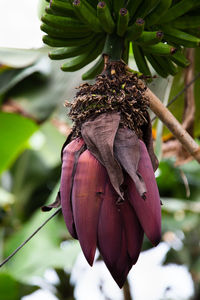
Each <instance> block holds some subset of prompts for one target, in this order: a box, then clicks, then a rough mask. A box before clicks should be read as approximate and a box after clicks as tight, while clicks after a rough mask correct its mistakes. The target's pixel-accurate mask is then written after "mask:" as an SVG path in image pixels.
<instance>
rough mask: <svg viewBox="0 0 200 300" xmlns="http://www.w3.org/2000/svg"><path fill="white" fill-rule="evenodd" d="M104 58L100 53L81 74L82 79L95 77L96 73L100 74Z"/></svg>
mask: <svg viewBox="0 0 200 300" xmlns="http://www.w3.org/2000/svg"><path fill="white" fill-rule="evenodd" d="M103 66H104V60H103V56H102V55H101V56H100V58H99V59H98V60H97V62H96V63H95V64H94V65H93V66H92V67H91V68H90V69H89V70H88V71H87V72H85V73H84V74H83V75H82V79H83V80H89V79H93V78H95V77H96V76H97V75H98V74H100V73H101V72H102V70H103Z"/></svg>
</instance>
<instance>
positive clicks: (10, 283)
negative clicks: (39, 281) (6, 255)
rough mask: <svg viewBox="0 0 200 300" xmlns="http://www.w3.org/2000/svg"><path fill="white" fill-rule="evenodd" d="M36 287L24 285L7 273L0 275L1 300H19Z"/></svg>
mask: <svg viewBox="0 0 200 300" xmlns="http://www.w3.org/2000/svg"><path fill="white" fill-rule="evenodd" d="M37 289H38V287H36V286H32V285H24V284H21V283H20V282H18V281H17V280H16V279H15V278H13V277H12V275H10V274H9V273H0V296H1V299H2V300H19V299H21V297H22V296H25V295H28V294H30V293H33V292H34V291H36V290H37Z"/></svg>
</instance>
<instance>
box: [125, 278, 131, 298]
mask: <svg viewBox="0 0 200 300" xmlns="http://www.w3.org/2000/svg"><path fill="white" fill-rule="evenodd" d="M123 294H124V300H133V298H132V296H131V292H130V286H129V282H128V279H126V281H125V283H124V286H123Z"/></svg>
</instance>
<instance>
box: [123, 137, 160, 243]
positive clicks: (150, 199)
mask: <svg viewBox="0 0 200 300" xmlns="http://www.w3.org/2000/svg"><path fill="white" fill-rule="evenodd" d="M140 146H141V149H140V161H139V164H138V172H139V173H140V174H141V175H142V177H143V180H144V182H145V184H146V188H147V192H146V199H145V200H143V199H142V198H141V197H140V195H139V193H138V191H137V189H136V186H135V183H134V182H133V181H132V180H131V179H130V177H129V178H127V181H126V183H127V186H128V200H129V201H130V203H131V205H132V206H133V208H134V210H135V212H136V214H137V216H138V219H139V221H140V223H141V225H142V227H143V229H144V232H145V234H146V235H147V237H148V238H149V240H150V241H151V242H152V244H153V245H157V244H158V243H159V242H160V239H161V205H160V196H159V192H158V187H157V184H156V179H155V176H154V171H153V167H152V164H151V160H150V157H149V154H148V152H147V149H146V146H145V144H144V143H143V142H142V141H140Z"/></svg>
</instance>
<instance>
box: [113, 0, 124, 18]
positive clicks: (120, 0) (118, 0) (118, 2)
mask: <svg viewBox="0 0 200 300" xmlns="http://www.w3.org/2000/svg"><path fill="white" fill-rule="evenodd" d="M124 5H125V1H124V0H112V8H113V9H112V10H113V12H114V14H115V16H116V18H117V16H118V14H119V10H120V8H123V7H124Z"/></svg>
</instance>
